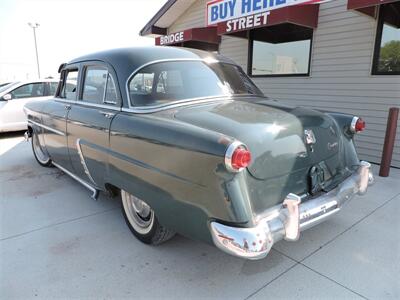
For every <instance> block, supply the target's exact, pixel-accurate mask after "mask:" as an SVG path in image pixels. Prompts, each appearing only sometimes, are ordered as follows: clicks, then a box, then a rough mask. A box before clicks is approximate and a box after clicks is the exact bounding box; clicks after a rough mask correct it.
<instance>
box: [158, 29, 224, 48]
mask: <svg viewBox="0 0 400 300" xmlns="http://www.w3.org/2000/svg"><path fill="white" fill-rule="evenodd" d="M220 41H221V37H220V36H218V35H217V28H216V27H200V28H190V29H186V30H182V31H179V32H175V33H171V34H168V35H164V36H159V37H156V39H155V43H156V45H157V46H164V45H165V46H167V45H176V44H181V43H184V42H202V43H207V44H219V43H220Z"/></svg>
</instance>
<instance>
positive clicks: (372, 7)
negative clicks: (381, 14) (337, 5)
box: [347, 0, 399, 18]
mask: <svg viewBox="0 0 400 300" xmlns="http://www.w3.org/2000/svg"><path fill="white" fill-rule="evenodd" d="M398 1H399V0H348V1H347V9H354V10H357V11H359V12H361V13H363V14H366V15H369V16H371V17H374V18H375V17H376V8H377V6H379V5H381V4H387V3H393V2H398Z"/></svg>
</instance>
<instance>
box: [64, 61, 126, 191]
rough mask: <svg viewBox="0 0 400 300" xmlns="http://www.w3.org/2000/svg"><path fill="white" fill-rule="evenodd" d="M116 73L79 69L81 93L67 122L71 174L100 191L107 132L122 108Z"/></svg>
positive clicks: (99, 67) (96, 66)
mask: <svg viewBox="0 0 400 300" xmlns="http://www.w3.org/2000/svg"><path fill="white" fill-rule="evenodd" d="M115 78H116V77H115V74H114V72H113V70H112V68H111V67H109V66H108V65H106V64H103V63H99V62H95V63H86V64H85V65H83V66H82V78H81V80H80V86H81V89H80V93H79V95H78V100H77V102H76V103H74V104H73V105H72V106H71V109H70V111H69V114H68V120H67V133H68V138H67V140H68V149H69V154H70V159H71V163H72V166H73V169H74V173H75V174H76V175H77V176H79V177H80V178H81V179H83V180H84V181H86V182H88V183H90V184H92V185H94V186H96V187H98V188H102V187H103V185H104V179H105V177H106V171H107V168H108V151H109V133H110V132H109V129H110V125H111V122H112V120H113V118H114V116H115V114H116V113H118V111H120V109H121V100H120V99H121V97H120V95H119V92H118V91H119V88H118V87H117V82H116V80H115Z"/></svg>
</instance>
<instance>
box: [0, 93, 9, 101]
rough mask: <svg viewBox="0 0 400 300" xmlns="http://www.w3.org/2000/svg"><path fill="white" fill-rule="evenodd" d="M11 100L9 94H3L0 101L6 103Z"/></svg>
mask: <svg viewBox="0 0 400 300" xmlns="http://www.w3.org/2000/svg"><path fill="white" fill-rule="evenodd" d="M11 99H12V95H11V94H5V95H4V96H3V97H2V98H1V99H0V100H3V101H8V100H11Z"/></svg>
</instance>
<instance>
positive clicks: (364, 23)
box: [141, 0, 400, 167]
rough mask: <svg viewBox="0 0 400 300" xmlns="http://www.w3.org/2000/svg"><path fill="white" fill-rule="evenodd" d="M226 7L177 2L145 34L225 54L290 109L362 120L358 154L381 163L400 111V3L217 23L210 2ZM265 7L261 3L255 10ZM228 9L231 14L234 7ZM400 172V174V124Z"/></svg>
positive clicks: (332, 5)
mask: <svg viewBox="0 0 400 300" xmlns="http://www.w3.org/2000/svg"><path fill="white" fill-rule="evenodd" d="M278 1H279V0H276V2H278ZM280 1H281V2H282V1H283V2H284V0H280ZM226 2H229V1H226V0H221V1H213V2H210V0H170V1H168V2H167V3H166V4H165V5H164V7H163V8H161V10H160V11H159V12H158V13H157V14H156V15H155V16H154V17H153V18H152V20H150V22H149V23H148V24H147V25H146V26H145V27H144V28H143V30H142V31H141V35H151V36H154V37H155V43H156V44H157V45H177V46H184V47H193V48H199V49H206V50H210V51H218V52H219V53H220V54H222V55H225V56H227V57H229V58H231V59H233V60H234V61H235V62H237V63H238V64H239V65H240V66H241V67H242V68H243V70H245V71H247V74H248V75H249V76H250V77H252V79H253V81H254V82H255V83H256V84H257V86H258V87H259V88H260V89H261V90H262V91H263V92H264V93H265V94H266V95H267V96H269V97H270V98H272V99H276V100H278V101H280V102H282V103H285V104H289V105H293V106H304V107H309V108H314V109H320V110H327V111H339V112H345V113H349V114H354V115H357V116H360V117H362V118H363V119H364V120H365V121H366V123H367V130H366V131H365V132H363V133H361V134H359V135H357V137H356V146H357V150H358V153H359V155H360V158H362V159H365V160H368V161H371V162H373V163H380V161H381V154H382V148H383V144H384V138H385V132H386V123H387V117H388V111H389V108H390V107H400V29H399V28H400V1H391V0H332V1H328V2H323V3H321V4H312V5H311V4H308V5H296V6H287V7H284V8H278V9H275V10H273V11H272V10H271V12H270V14H268V16H267V17H268V19H267V17H265V18H264V16H263V15H262V14H252V15H251V14H248V15H244V16H240V18H242V19H240V18H238V19H232V20H231V21H223V22H219V23H218V24H210V22H212V18H213V17H215V18H217V15H215V16H211V17H210V12H211V10H210V8H209V7H208V6H209V5H210V3H211V4H213V3H217V4H218V3H226ZM234 2H236V1H234ZM238 2H240V3H243V2H245V4H246V5H247V4H248V2H251V1H247V0H242V1H238ZM263 2H264V4H265V3H267V2H268V1H257V0H253V3H252V5H253V6H252V8H259V7H261V5H262V3H263ZM272 2H273V1H270V2H269V3H272ZM254 3H255V4H254ZM243 5H244V4H243ZM220 8H221V13H224V14H225V15H226V14H229V6H228V7H227V9H228V10H226V11H223V9H224V7H223V6H221V7H220ZM216 11H217V9H216V10H215V11H212V13H214V12H216ZM242 12H243V10H242ZM210 18H211V19H210ZM210 20H211V21H210ZM392 166H394V167H400V122H399V124H398V127H397V135H396V138H395V147H394V152H393V157H392Z"/></svg>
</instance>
